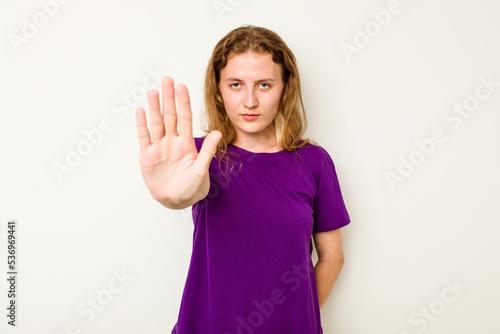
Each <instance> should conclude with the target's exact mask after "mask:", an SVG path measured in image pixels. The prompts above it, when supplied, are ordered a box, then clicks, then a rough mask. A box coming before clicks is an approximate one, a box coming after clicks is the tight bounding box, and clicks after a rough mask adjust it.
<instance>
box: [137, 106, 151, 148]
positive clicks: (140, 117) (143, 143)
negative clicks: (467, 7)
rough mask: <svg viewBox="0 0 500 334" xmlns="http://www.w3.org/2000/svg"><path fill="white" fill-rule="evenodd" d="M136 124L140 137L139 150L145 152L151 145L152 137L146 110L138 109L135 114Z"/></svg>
mask: <svg viewBox="0 0 500 334" xmlns="http://www.w3.org/2000/svg"><path fill="white" fill-rule="evenodd" d="M135 123H136V125H137V136H138V137H139V149H140V150H144V149H145V148H146V147H148V146H149V145H151V137H150V134H149V130H148V123H147V121H146V112H145V111H144V109H142V108H137V110H136V112H135Z"/></svg>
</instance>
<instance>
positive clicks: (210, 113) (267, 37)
mask: <svg viewBox="0 0 500 334" xmlns="http://www.w3.org/2000/svg"><path fill="white" fill-rule="evenodd" d="M248 51H253V52H257V53H260V54H265V53H269V54H271V56H272V59H273V61H274V62H275V63H277V64H280V65H281V68H282V71H281V73H282V79H283V84H284V89H283V93H282V96H281V101H280V104H279V108H278V113H277V114H276V117H275V118H274V120H273V124H274V127H275V132H276V139H277V141H278V144H279V145H280V146H281V147H283V149H284V150H285V151H288V152H292V151H295V150H296V149H297V148H300V147H303V146H305V145H306V144H307V143H308V142H311V143H312V144H315V145H318V144H317V143H315V142H314V141H313V140H312V139H309V138H306V139H304V138H302V136H303V135H304V133H305V131H306V127H307V118H306V114H305V109H304V104H303V102H302V92H301V85H300V77H299V71H298V68H297V63H296V60H295V56H294V55H293V53H292V51H291V50H290V49H289V48H288V46H287V45H286V44H285V42H284V41H283V40H282V39H281V37H280V36H278V34H276V33H275V32H273V31H271V30H269V29H266V28H262V27H256V26H252V25H245V26H241V27H239V28H236V29H234V30H232V31H231V32H229V33H228V34H227V35H226V36H224V37H223V38H222V39H221V40H220V41H219V42H218V43H217V45H216V46H215V48H214V51H213V53H212V57H211V58H210V61H209V63H208V68H207V72H206V77H205V116H206V117H207V125H208V126H207V127H205V128H204V129H203V131H205V132H207V133H209V132H211V131H213V130H219V131H220V132H222V139H221V140H220V141H219V144H218V146H217V155H218V156H219V158H220V159H219V164H220V161H221V160H223V158H224V157H225V156H226V157H228V158H229V156H228V154H227V147H228V146H229V145H230V144H231V143H232V142H233V141H234V140H235V139H236V131H235V129H234V127H233V125H232V124H231V122H230V120H229V117H228V115H227V113H226V110H225V108H224V101H223V99H222V96H221V93H220V91H219V82H220V71H221V69H222V68H224V67H225V66H226V64H227V62H228V60H229V58H230V57H232V56H234V55H238V54H241V53H245V52H248ZM204 137H206V135H205V136H204ZM229 160H230V159H229Z"/></svg>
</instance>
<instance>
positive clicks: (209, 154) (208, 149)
mask: <svg viewBox="0 0 500 334" xmlns="http://www.w3.org/2000/svg"><path fill="white" fill-rule="evenodd" d="M221 139H222V132H220V131H217V130H214V131H212V132H210V133H209V134H208V135H207V136H206V138H205V140H204V141H203V144H202V145H201V149H200V152H199V153H198V157H197V158H196V160H195V162H194V165H195V166H196V168H197V169H198V170H200V171H207V170H208V168H209V167H210V162H211V161H212V158H213V157H214V155H215V153H216V152H217V144H218V143H219V141H220V140H221Z"/></svg>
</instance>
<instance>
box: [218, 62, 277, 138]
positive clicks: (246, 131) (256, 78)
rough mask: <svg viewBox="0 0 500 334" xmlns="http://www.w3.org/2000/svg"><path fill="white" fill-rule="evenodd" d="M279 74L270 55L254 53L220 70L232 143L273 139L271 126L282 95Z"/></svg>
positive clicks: (220, 83) (221, 90) (221, 89)
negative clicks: (244, 139)
mask: <svg viewBox="0 0 500 334" xmlns="http://www.w3.org/2000/svg"><path fill="white" fill-rule="evenodd" d="M281 71H282V70H281V65H279V64H276V63H275V62H273V59H272V56H271V54H269V53H265V54H259V53H256V52H245V53H241V54H238V55H234V56H232V57H231V58H229V60H228V62H227V64H226V67H224V68H222V69H221V70H220V82H219V90H220V93H221V95H222V99H223V100H224V106H225V108H226V112H227V114H228V116H229V119H230V121H231V123H232V125H233V126H234V128H235V130H236V140H235V142H240V141H241V139H242V137H247V138H250V137H252V138H253V139H252V140H254V139H257V140H264V141H266V140H268V139H270V138H273V137H274V138H275V133H274V125H273V123H272V122H273V120H274V117H275V116H276V114H277V112H278V107H279V104H280V100H281V95H282V93H283V87H284V83H283V80H282V78H281ZM250 115H256V116H250Z"/></svg>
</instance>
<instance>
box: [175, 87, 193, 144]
mask: <svg viewBox="0 0 500 334" xmlns="http://www.w3.org/2000/svg"><path fill="white" fill-rule="evenodd" d="M176 93H177V109H178V110H177V121H178V123H179V135H180V136H183V137H186V138H191V139H192V138H193V116H192V113H191V104H190V101H189V92H188V89H187V87H186V86H185V85H178V86H177V89H176Z"/></svg>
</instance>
